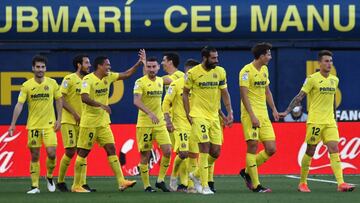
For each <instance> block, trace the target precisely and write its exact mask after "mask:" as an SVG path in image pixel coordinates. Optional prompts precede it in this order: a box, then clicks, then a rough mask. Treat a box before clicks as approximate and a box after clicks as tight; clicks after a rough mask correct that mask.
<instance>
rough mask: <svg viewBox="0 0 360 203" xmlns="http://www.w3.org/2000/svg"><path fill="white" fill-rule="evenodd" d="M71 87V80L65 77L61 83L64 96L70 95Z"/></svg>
mask: <svg viewBox="0 0 360 203" xmlns="http://www.w3.org/2000/svg"><path fill="white" fill-rule="evenodd" d="M70 86H71V80H70V78H68V77H65V78H64V79H63V81H62V82H61V87H60V92H61V93H63V94H68V92H69V88H70Z"/></svg>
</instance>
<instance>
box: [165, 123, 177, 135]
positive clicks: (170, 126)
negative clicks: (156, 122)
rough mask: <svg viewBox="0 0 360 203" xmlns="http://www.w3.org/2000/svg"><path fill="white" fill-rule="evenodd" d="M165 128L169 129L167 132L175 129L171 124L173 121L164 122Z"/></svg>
mask: <svg viewBox="0 0 360 203" xmlns="http://www.w3.org/2000/svg"><path fill="white" fill-rule="evenodd" d="M166 128H167V130H168V131H169V132H171V133H172V132H174V130H175V127H174V125H173V123H172V122H171V121H169V122H168V121H167V122H166Z"/></svg>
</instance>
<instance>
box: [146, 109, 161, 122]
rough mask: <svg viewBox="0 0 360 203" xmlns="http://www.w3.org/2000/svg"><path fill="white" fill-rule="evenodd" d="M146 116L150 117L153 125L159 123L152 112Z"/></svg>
mask: <svg viewBox="0 0 360 203" xmlns="http://www.w3.org/2000/svg"><path fill="white" fill-rule="evenodd" d="M148 116H149V117H150V119H151V121H152V123H153V124H158V123H159V122H160V121H159V119H158V117H156V116H155V114H153V113H152V112H150V113H149V114H148Z"/></svg>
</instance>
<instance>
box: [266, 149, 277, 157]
mask: <svg viewBox="0 0 360 203" xmlns="http://www.w3.org/2000/svg"><path fill="white" fill-rule="evenodd" d="M265 152H266V154H267V155H269V156H272V155H274V154H275V153H276V147H271V148H269V149H266V150H265Z"/></svg>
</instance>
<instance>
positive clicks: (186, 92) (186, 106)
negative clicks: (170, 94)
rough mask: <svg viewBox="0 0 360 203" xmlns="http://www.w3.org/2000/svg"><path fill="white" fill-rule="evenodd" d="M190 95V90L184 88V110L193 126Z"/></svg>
mask: <svg viewBox="0 0 360 203" xmlns="http://www.w3.org/2000/svg"><path fill="white" fill-rule="evenodd" d="M189 94H190V89H188V88H186V87H184V91H183V95H182V98H183V103H184V109H185V113H186V117H187V119H188V121H189V123H190V124H192V118H191V117H190V115H189V114H190V103H189Z"/></svg>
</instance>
